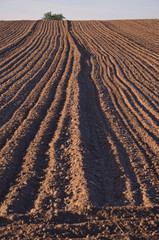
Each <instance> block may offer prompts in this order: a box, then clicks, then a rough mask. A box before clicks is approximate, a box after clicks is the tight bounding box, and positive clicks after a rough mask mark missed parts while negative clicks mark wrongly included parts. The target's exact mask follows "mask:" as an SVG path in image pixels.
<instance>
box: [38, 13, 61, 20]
mask: <svg viewBox="0 0 159 240" xmlns="http://www.w3.org/2000/svg"><path fill="white" fill-rule="evenodd" d="M42 19H43V20H63V19H65V17H64V16H63V15H62V14H61V13H60V14H51V11H50V12H47V13H45V14H44V17H43V18H42Z"/></svg>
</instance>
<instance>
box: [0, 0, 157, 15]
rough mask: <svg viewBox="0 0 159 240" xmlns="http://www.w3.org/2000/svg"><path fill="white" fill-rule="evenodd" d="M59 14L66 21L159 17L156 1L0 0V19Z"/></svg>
mask: <svg viewBox="0 0 159 240" xmlns="http://www.w3.org/2000/svg"><path fill="white" fill-rule="evenodd" d="M48 11H52V13H62V14H63V15H64V16H65V17H66V19H68V20H89V19H90V20H110V19H149V18H150V19H152V18H159V0H77V1H74V0H67V1H66V0H56V1H55V0H0V20H22V19H26V20H29V19H30V20H34V19H41V18H42V17H43V14H44V13H46V12H48Z"/></svg>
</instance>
